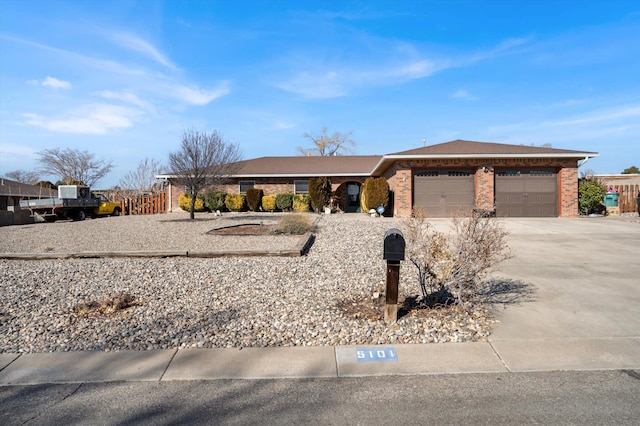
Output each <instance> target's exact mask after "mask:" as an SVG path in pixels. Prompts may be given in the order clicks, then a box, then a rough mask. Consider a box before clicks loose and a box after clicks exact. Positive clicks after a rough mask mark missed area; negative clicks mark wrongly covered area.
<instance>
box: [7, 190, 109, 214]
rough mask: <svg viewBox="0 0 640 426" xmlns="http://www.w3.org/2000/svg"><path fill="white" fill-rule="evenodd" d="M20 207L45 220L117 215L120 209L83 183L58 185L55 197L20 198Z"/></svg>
mask: <svg viewBox="0 0 640 426" xmlns="http://www.w3.org/2000/svg"><path fill="white" fill-rule="evenodd" d="M103 204H104V205H103ZM20 208H21V209H22V210H29V212H30V214H31V216H33V217H35V218H41V220H45V221H47V222H53V221H55V220H56V219H73V220H85V219H86V217H87V215H90V216H92V217H95V216H98V215H100V214H102V215H106V214H110V215H114V216H118V215H119V214H120V211H121V209H120V206H119V205H118V204H116V203H112V202H110V201H109V200H107V199H106V198H105V197H104V196H103V195H101V194H99V195H98V196H97V197H96V196H94V194H92V193H91V191H90V190H89V187H88V186H83V185H60V186H58V196H57V197H55V198H41V199H33V200H21V201H20Z"/></svg>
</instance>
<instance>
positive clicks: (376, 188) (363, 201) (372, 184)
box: [360, 177, 389, 213]
mask: <svg viewBox="0 0 640 426" xmlns="http://www.w3.org/2000/svg"><path fill="white" fill-rule="evenodd" d="M379 206H383V207H384V208H385V209H386V208H387V207H388V206H389V183H388V182H387V180H386V179H385V178H383V177H378V178H374V177H369V178H367V179H366V180H365V181H364V184H363V185H362V191H361V193H360V207H362V211H363V212H365V213H369V210H371V209H377V208H378V207H379Z"/></svg>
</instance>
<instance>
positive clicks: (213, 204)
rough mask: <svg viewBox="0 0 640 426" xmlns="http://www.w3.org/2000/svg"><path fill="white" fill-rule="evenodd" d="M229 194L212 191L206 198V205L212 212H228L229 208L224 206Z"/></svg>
mask: <svg viewBox="0 0 640 426" xmlns="http://www.w3.org/2000/svg"><path fill="white" fill-rule="evenodd" d="M226 196H227V193H226V192H224V191H211V192H207V193H206V194H205V196H204V205H205V206H206V207H207V208H208V209H209V210H211V211H214V212H215V211H216V210H226V209H227V206H226V205H225V204H224V199H225V197H226Z"/></svg>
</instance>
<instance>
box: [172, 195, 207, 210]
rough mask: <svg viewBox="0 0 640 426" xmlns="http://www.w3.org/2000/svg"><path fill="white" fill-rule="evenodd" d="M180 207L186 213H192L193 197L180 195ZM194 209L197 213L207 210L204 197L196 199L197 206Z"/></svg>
mask: <svg viewBox="0 0 640 426" xmlns="http://www.w3.org/2000/svg"><path fill="white" fill-rule="evenodd" d="M178 205H179V206H180V208H181V209H182V210H184V211H185V212H190V211H191V196H190V195H187V194H182V195H180V198H179V199H178ZM194 209H195V211H197V212H203V211H205V210H206V208H205V206H204V199H203V198H202V197H196V205H195V207H194Z"/></svg>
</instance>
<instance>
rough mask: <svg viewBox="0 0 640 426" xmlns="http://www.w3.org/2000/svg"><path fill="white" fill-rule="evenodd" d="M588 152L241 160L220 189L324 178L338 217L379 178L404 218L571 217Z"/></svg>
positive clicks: (497, 150)
mask: <svg viewBox="0 0 640 426" xmlns="http://www.w3.org/2000/svg"><path fill="white" fill-rule="evenodd" d="M597 156H598V154H597V153H595V152H582V151H572V150H565V149H555V148H542V147H534V146H525V145H506V144H498V143H488V142H472V141H464V140H455V141H452V142H446V143H441V144H436V145H430V146H425V147H422V148H418V149H413V150H409V151H403V152H397V153H393V154H386V155H379V156H378V155H372V156H361V155H355V156H334V157H317V156H311V157H303V156H300V157H261V158H256V159H252V160H246V161H241V162H240V163H239V167H238V171H237V172H236V173H235V174H234V175H233V176H231V179H230V181H229V183H228V184H227V185H225V186H224V187H223V188H221V189H223V190H225V191H226V192H228V193H244V192H246V190H247V189H248V188H251V187H255V188H260V189H262V190H263V191H264V193H265V194H266V195H268V194H277V193H280V192H285V191H288V192H293V193H306V192H307V191H308V182H309V178H311V177H322V176H326V177H328V178H329V179H330V180H331V185H332V190H333V192H334V199H335V200H336V202H337V204H338V206H339V207H340V208H341V209H342V210H343V211H346V212H355V211H359V195H360V187H361V185H362V183H364V181H365V179H366V178H367V177H370V176H373V177H380V176H382V177H384V178H386V179H387V181H388V182H389V187H390V189H391V197H390V198H391V200H390V203H391V205H390V208H389V209H388V210H389V211H390V212H392V213H393V215H394V216H396V217H407V216H409V215H410V214H411V212H412V210H413V209H414V208H423V209H425V210H426V212H427V215H428V216H430V217H448V216H450V215H451V214H453V213H454V212H456V211H458V210H459V209H471V208H480V209H485V210H492V211H495V213H496V214H497V215H498V216H503V217H543V216H546V217H575V216H578V166H579V164H578V163H579V162H581V161H582V162H584V161H586V160H588V159H589V158H592V157H597ZM158 178H164V179H166V180H167V182H168V190H169V194H170V195H169V197H168V199H169V200H170V203H171V205H170V206H169V207H168V210H169V211H177V210H179V206H178V198H179V196H180V194H182V193H184V190H185V188H184V187H180V186H176V185H175V184H174V181H173V179H174V178H175V175H172V174H165V175H159V176H158Z"/></svg>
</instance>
